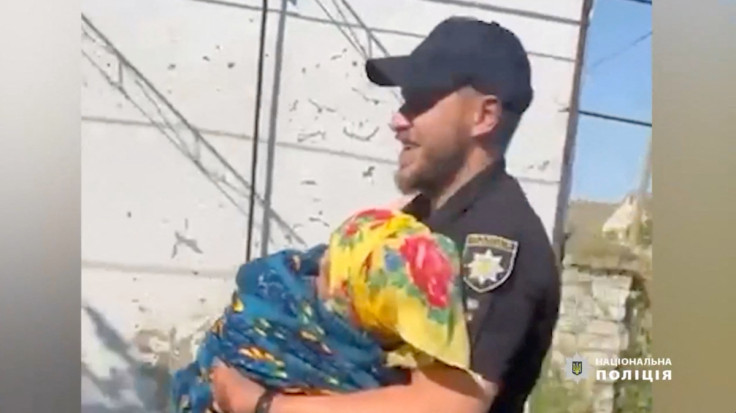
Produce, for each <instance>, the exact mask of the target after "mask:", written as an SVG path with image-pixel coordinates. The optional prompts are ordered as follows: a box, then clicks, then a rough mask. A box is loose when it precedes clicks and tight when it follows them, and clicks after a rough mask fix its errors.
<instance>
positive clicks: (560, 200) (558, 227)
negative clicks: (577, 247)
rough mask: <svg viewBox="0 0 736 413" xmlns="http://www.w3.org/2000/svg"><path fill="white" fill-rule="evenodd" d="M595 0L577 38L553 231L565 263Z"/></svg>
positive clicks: (587, 0) (588, 2)
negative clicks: (586, 55)
mask: <svg viewBox="0 0 736 413" xmlns="http://www.w3.org/2000/svg"><path fill="white" fill-rule="evenodd" d="M592 8H593V0H584V1H583V8H582V11H581V16H580V21H581V23H580V32H579V34H578V48H577V52H576V58H575V72H574V75H573V85H572V91H571V93H570V107H569V108H568V109H567V111H568V112H570V113H569V117H568V121H567V137H566V139H565V147H564V149H563V159H562V176H561V177H560V179H561V182H560V190H559V192H558V195H557V207H556V211H555V222H554V228H553V229H552V246H553V248H554V250H555V252H556V253H557V255H558V258H559V262H560V263H562V260H563V259H564V257H562V256H561V255H562V252H563V249H564V248H563V244H564V242H565V219H566V216H567V202H568V199H569V198H570V192H571V191H572V163H573V157H574V154H575V138H576V136H577V125H578V115H579V113H580V110H579V109H580V95H581V90H582V78H583V65H584V62H585V46H586V42H587V37H588V28H589V26H590V14H591V11H592Z"/></svg>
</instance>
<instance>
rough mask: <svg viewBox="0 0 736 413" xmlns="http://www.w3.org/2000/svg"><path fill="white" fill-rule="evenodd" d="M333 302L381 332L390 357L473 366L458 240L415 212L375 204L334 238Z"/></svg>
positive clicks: (405, 362) (394, 361) (330, 253)
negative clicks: (439, 231) (434, 230)
mask: <svg viewBox="0 0 736 413" xmlns="http://www.w3.org/2000/svg"><path fill="white" fill-rule="evenodd" d="M327 257H328V259H329V262H328V264H327V265H328V269H329V270H328V271H329V274H328V288H327V289H328V295H329V298H328V304H329V305H331V306H332V308H335V309H337V310H338V311H340V312H342V313H343V314H344V315H345V316H346V317H348V318H349V319H351V320H352V321H353V322H354V323H356V324H357V325H358V326H359V327H361V328H363V329H365V330H368V331H370V332H371V333H373V334H375V335H376V336H377V337H380V338H381V341H382V343H383V344H384V348H386V349H387V351H388V363H389V364H390V365H392V366H396V367H406V368H416V367H421V366H423V365H426V364H430V363H433V362H436V361H439V362H442V363H444V364H447V365H449V366H453V367H457V368H460V369H464V370H468V368H469V363H470V346H469V339H468V333H467V327H466V323H465V317H464V310H463V306H462V290H461V285H460V283H459V280H460V278H459V272H460V271H459V270H460V268H459V257H458V253H457V249H456V247H455V245H454V243H453V242H452V241H451V240H450V239H449V238H447V237H444V236H442V235H439V234H435V233H432V232H431V231H430V230H429V228H428V227H426V226H425V225H423V224H422V223H420V222H419V221H417V220H416V219H415V218H414V217H412V216H411V215H408V214H405V213H402V212H398V211H391V210H384V209H372V210H365V211H362V212H360V213H358V214H355V215H354V216H352V217H351V218H349V219H348V220H347V221H346V222H344V223H343V224H342V225H341V226H340V227H339V228H338V229H337V230H336V231H335V232H334V233H333V234H332V236H331V238H330V243H329V247H328V250H327Z"/></svg>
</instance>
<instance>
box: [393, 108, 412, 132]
mask: <svg viewBox="0 0 736 413" xmlns="http://www.w3.org/2000/svg"><path fill="white" fill-rule="evenodd" d="M389 127H390V128H391V130H392V131H394V132H401V131H404V130H406V129H409V128H410V127H411V121H410V120H409V119H408V118H407V117H406V115H404V114H403V113H401V112H400V111H397V112H396V113H394V114H393V116H391V122H390V123H389Z"/></svg>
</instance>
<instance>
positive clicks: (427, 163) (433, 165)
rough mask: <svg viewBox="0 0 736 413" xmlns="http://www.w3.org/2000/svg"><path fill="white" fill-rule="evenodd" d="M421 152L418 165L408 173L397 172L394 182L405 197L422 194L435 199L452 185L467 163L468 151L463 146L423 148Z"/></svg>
mask: <svg viewBox="0 0 736 413" xmlns="http://www.w3.org/2000/svg"><path fill="white" fill-rule="evenodd" d="M420 150H421V151H422V152H421V158H420V159H418V160H417V161H416V165H412V166H413V168H411V170H408V171H402V170H399V171H397V172H396V174H395V175H394V181H395V183H396V186H397V188H398V189H399V191H401V193H402V194H404V195H410V194H415V193H421V194H423V195H424V196H426V197H428V198H430V199H434V198H436V197H439V196H441V195H442V193H443V191H444V190H445V189H446V188H447V187H448V186H449V185H450V184H451V183H452V181H453V179H454V178H455V176H456V175H457V173H458V171H459V170H460V168H462V166H463V164H464V163H465V159H466V156H467V150H466V148H464V147H463V146H462V145H457V146H456V147H454V148H435V150H430V149H429V148H427V147H423V148H421V149H420Z"/></svg>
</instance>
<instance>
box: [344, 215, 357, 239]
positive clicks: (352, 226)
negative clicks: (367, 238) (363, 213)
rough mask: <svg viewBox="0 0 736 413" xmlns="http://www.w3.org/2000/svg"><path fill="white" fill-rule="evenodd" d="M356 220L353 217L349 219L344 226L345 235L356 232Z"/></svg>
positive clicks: (351, 234)
mask: <svg viewBox="0 0 736 413" xmlns="http://www.w3.org/2000/svg"><path fill="white" fill-rule="evenodd" d="M358 229H359V227H358V222H357V221H356V220H355V219H353V220H351V221H350V222H349V223H348V224H347V225H346V226H345V236H346V237H352V236H353V235H355V233H356V232H358Z"/></svg>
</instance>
